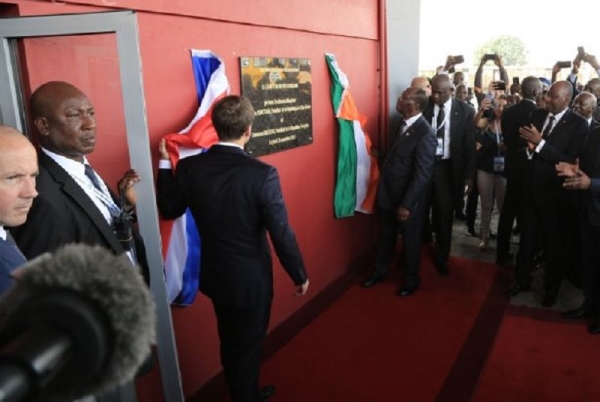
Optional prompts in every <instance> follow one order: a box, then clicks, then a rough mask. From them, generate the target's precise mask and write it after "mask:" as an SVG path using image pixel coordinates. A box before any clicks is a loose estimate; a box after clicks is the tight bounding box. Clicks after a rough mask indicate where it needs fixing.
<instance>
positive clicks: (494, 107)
mask: <svg viewBox="0 0 600 402" xmlns="http://www.w3.org/2000/svg"><path fill="white" fill-rule="evenodd" d="M506 103H507V99H506V95H503V94H502V95H499V96H497V97H496V98H494V99H490V98H485V99H483V100H482V102H481V107H480V108H479V111H478V112H477V114H476V115H475V124H476V126H477V129H478V133H477V135H476V147H477V188H478V190H479V196H480V198H481V240H482V241H481V243H480V244H479V250H480V251H487V250H488V247H489V240H490V236H491V229H490V223H491V218H492V208H493V205H494V198H495V201H496V208H497V210H498V211H500V210H501V209H502V203H503V202H504V193H505V190H506V179H505V178H504V176H503V173H504V151H505V150H506V146H505V145H504V137H503V135H502V128H501V125H500V117H501V116H502V112H503V111H504V108H505V106H506Z"/></svg>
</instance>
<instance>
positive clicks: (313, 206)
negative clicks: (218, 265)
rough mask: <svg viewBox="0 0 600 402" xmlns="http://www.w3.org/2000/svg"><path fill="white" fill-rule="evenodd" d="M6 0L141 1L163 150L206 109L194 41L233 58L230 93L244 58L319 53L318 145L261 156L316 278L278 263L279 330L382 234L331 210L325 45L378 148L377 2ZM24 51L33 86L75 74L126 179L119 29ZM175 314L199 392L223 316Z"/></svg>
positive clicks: (108, 173) (25, 9)
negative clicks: (296, 284)
mask: <svg viewBox="0 0 600 402" xmlns="http://www.w3.org/2000/svg"><path fill="white" fill-rule="evenodd" d="M7 3H13V4H17V5H18V6H19V11H20V14H21V15H41V14H58V13H70V12H92V11H97V10H99V9H100V10H105V9H103V8H99V7H102V6H103V4H111V5H113V7H119V8H121V7H122V8H134V9H138V10H141V11H140V12H139V13H138V24H139V35H140V45H141V57H142V68H143V79H144V91H145V97H146V110H147V117H148V127H149V132H150V144H151V148H152V149H153V150H154V149H156V147H157V144H158V141H159V139H160V138H161V137H162V136H163V135H165V134H168V133H172V132H177V131H179V130H181V129H182V128H183V127H185V126H186V125H187V123H188V122H189V120H190V119H191V118H192V117H193V115H194V113H195V110H196V108H197V101H196V93H195V86H194V78H193V75H192V69H191V63H190V55H189V50H190V49H194V48H195V49H210V50H212V51H214V52H215V53H216V54H217V55H219V56H220V57H221V58H222V59H223V61H224V62H225V65H226V71H227V76H228V78H229V81H230V84H231V89H232V93H239V92H240V77H239V75H240V69H239V57H240V56H266V57H270V56H277V57H302V58H310V59H311V64H312V110H313V138H314V142H313V144H311V145H308V146H304V147H300V148H296V149H292V150H288V151H284V152H281V153H277V154H273V155H268V156H265V157H262V158H261V159H263V160H265V161H266V162H268V163H271V164H273V165H275V166H276V167H277V168H278V170H279V173H280V176H281V180H282V186H283V192H284V197H285V198H286V201H287V206H288V213H289V216H290V221H291V223H292V225H293V227H294V229H295V231H296V234H297V237H298V240H299V243H300V247H301V249H302V251H303V254H304V258H305V262H306V266H307V269H308V272H309V276H310V280H311V289H310V291H309V295H308V296H307V297H305V298H296V297H293V296H292V294H293V285H292V283H291V281H290V279H289V278H288V277H287V275H286V274H285V272H284V271H283V269H281V267H280V265H279V263H278V262H276V264H275V267H274V276H275V294H276V295H275V300H274V304H273V313H272V317H271V328H273V327H274V326H277V325H278V324H280V323H281V322H282V321H283V320H285V319H286V318H287V317H289V316H290V315H291V314H292V313H293V312H294V311H296V310H297V309H299V308H300V307H301V306H302V305H303V304H305V303H306V302H307V301H308V300H309V299H310V298H311V297H312V296H314V295H315V294H317V293H318V292H319V291H320V290H322V289H323V288H324V287H325V286H327V285H328V284H329V283H331V282H332V281H333V280H334V279H335V278H337V277H338V276H340V275H341V274H342V273H343V272H344V271H345V270H346V269H347V267H348V266H349V265H350V264H351V263H352V262H353V261H355V260H356V259H357V258H358V257H359V256H362V255H365V254H367V253H368V252H370V251H371V250H372V248H373V245H374V240H375V235H376V230H375V227H374V223H375V219H374V218H373V217H372V216H364V215H363V216H356V217H353V218H346V219H341V220H336V219H334V215H333V189H334V183H335V170H336V160H337V135H338V127H337V122H336V121H335V119H334V117H333V110H332V107H331V97H330V92H329V88H330V84H331V81H330V78H329V72H328V69H327V66H326V64H325V59H324V53H326V52H330V53H333V54H335V55H336V58H337V59H338V62H339V64H340V67H341V69H342V70H343V71H344V72H345V73H346V74H347V75H348V77H349V80H350V83H351V90H352V92H353V95H354V97H355V99H356V102H357V105H358V108H359V110H360V111H361V112H362V113H364V114H365V115H367V116H368V118H369V121H368V123H367V127H366V129H367V132H368V133H369V134H371V138H372V140H373V144H374V146H377V144H379V136H380V129H381V126H382V125H381V119H382V118H384V117H385V116H380V113H382V112H381V111H382V110H386V109H382V108H381V107H380V92H379V88H378V85H379V77H378V73H379V65H380V61H379V60H378V57H379V52H380V43H379V42H378V35H379V32H380V30H379V26H378V20H379V13H380V10H379V8H378V4H379V0H335V1H328V2H323V1H319V0H302V1H296V0H277V1H275V0H257V1H253V2H249V1H247V0H230V1H203V2H189V1H173V0H171V1H167V0H163V1H159V0H157V1H153V2H148V1H142V0H122V1H117V0H112V1H106V0H105V1H92V0H89V1H85V0H82V1H80V2H78V3H79V5H75V6H72V5H65V4H58V5H57V4H53V3H52V2H32V1H26V0H12V1H8V2H7ZM147 3H151V4H147ZM205 3H209V4H205ZM90 5H95V6H99V7H90ZM25 49H26V61H27V63H26V65H27V72H28V74H29V79H30V82H31V87H32V88H35V87H36V86H37V85H39V84H40V83H42V82H45V81H47V80H55V79H61V80H67V81H71V82H73V83H75V84H76V85H79V86H81V88H82V89H83V90H84V91H85V92H86V93H87V94H88V96H89V97H90V98H91V99H92V101H93V102H94V104H95V106H96V110H97V116H98V126H99V128H98V130H99V135H100V136H101V137H100V138H101V141H100V143H99V145H98V148H97V151H96V152H95V153H94V156H93V158H92V162H93V163H94V165H95V166H97V169H98V170H99V171H100V172H101V173H102V175H103V176H105V177H107V178H109V181H111V180H112V181H113V182H114V181H116V179H117V178H118V177H120V175H121V174H122V172H123V171H124V170H125V169H126V168H127V167H128V156H127V152H126V142H125V129H124V120H123V111H122V102H121V99H120V90H121V89H120V82H119V80H118V65H117V59H116V49H115V47H114V36H113V35H93V36H90V37H79V38H62V37H61V38H43V39H35V40H27V41H25ZM59 55H60V57H59ZM154 168H156V167H154ZM145 179H146V180H153V178H145ZM172 313H173V323H174V328H175V333H176V340H177V348H178V351H179V362H180V368H181V375H182V381H183V386H184V392H185V394H186V395H191V394H193V393H195V392H196V391H197V390H198V389H199V388H200V387H201V386H202V385H203V384H205V383H206V382H207V381H208V380H209V379H210V378H212V377H213V376H214V375H216V374H217V373H218V372H219V371H220V369H221V367H220V362H219V353H218V339H217V331H216V324H215V318H214V313H213V311H212V306H211V304H210V302H209V300H208V299H206V298H205V297H204V296H198V298H197V299H196V302H195V304H194V305H193V306H191V307H187V308H178V307H174V308H173V309H172ZM267 380H268V379H265V381H267ZM138 391H139V395H140V400H141V401H160V400H162V398H161V388H160V381H159V374H158V372H157V370H155V371H154V372H153V373H151V374H150V375H149V376H147V377H145V378H143V379H142V380H140V381H139V383H138Z"/></svg>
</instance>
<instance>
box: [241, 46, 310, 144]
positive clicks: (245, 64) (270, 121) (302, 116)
mask: <svg viewBox="0 0 600 402" xmlns="http://www.w3.org/2000/svg"><path fill="white" fill-rule="evenodd" d="M240 67H241V68H240V71H241V74H242V77H241V78H242V80H241V81H242V95H244V96H245V97H247V98H248V99H250V101H251V102H252V105H253V106H254V110H255V111H256V116H255V119H254V123H253V125H252V138H251V139H250V141H248V144H246V152H248V153H249V154H250V155H253V156H261V155H267V154H271V153H275V152H279V151H284V150H286V149H290V148H296V147H299V146H302V145H308V144H311V143H312V141H313V136H312V103H311V72H310V59H293V58H275V57H241V58H240Z"/></svg>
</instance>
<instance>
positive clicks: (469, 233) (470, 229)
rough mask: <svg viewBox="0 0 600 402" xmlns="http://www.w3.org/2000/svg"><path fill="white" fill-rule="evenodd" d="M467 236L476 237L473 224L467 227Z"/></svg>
mask: <svg viewBox="0 0 600 402" xmlns="http://www.w3.org/2000/svg"><path fill="white" fill-rule="evenodd" d="M467 236H469V237H477V233H476V232H475V228H474V227H473V226H468V227H467Z"/></svg>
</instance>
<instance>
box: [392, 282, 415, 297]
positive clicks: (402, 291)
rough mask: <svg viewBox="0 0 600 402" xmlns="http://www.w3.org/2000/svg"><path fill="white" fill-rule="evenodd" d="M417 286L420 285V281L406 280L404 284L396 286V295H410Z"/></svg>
mask: <svg viewBox="0 0 600 402" xmlns="http://www.w3.org/2000/svg"><path fill="white" fill-rule="evenodd" d="M419 286H421V281H416V282H414V281H412V282H406V283H405V284H404V285H402V286H400V287H399V288H398V291H396V294H397V295H398V296H410V295H412V294H413V293H415V292H416V291H417V289H419Z"/></svg>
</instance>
